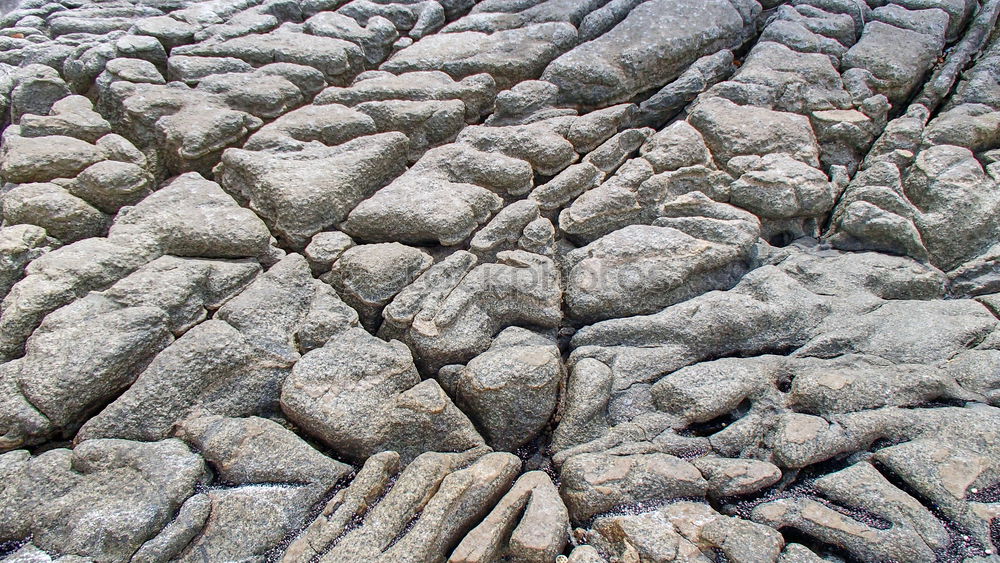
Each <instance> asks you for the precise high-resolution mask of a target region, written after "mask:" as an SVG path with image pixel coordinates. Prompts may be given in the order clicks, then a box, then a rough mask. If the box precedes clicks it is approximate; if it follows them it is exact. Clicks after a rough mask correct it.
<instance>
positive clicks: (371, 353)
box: [281, 329, 483, 459]
mask: <svg viewBox="0 0 1000 563" xmlns="http://www.w3.org/2000/svg"><path fill="white" fill-rule="evenodd" d="M281 407H282V410H283V411H284V412H285V414H287V415H288V416H289V418H291V419H292V420H293V421H295V423H296V424H298V425H299V426H301V427H302V428H303V429H305V430H306V431H307V432H309V433H310V434H312V435H314V436H316V437H317V438H319V439H320V440H322V441H323V442H324V443H326V444H327V445H329V446H330V447H331V448H333V449H334V450H335V451H337V452H338V453H340V454H341V455H344V456H346V457H348V458H350V459H365V458H367V457H369V456H371V455H373V454H375V453H377V452H379V451H383V450H386V449H396V450H398V451H400V453H401V454H402V455H403V456H404V458H405V459H413V458H414V457H416V456H417V455H419V454H421V453H423V452H425V451H436V450H440V451H464V450H467V449H470V448H474V447H476V446H479V445H482V443H483V441H482V438H481V437H480V436H479V434H478V433H476V430H475V428H474V427H473V426H472V423H471V422H469V419H468V418H466V416H465V415H464V414H462V412H461V411H459V410H458V408H456V407H455V405H454V404H452V402H451V399H449V398H448V396H447V395H446V394H445V393H444V391H442V390H441V388H440V387H439V386H438V385H437V383H436V382H435V381H434V380H426V381H424V382H423V383H421V382H420V376H419V375H418V374H417V369H416V367H415V366H414V365H413V360H412V358H411V356H410V352H409V350H408V349H407V348H406V346H404V345H403V344H401V343H399V342H396V341H393V342H384V341H382V340H379V339H378V338H375V337H374V336H371V335H370V334H368V333H367V332H365V331H364V330H362V329H352V330H349V331H347V332H345V333H343V334H341V335H339V336H337V337H335V338H334V339H333V340H331V341H330V342H329V343H327V345H326V346H324V347H322V348H319V349H317V350H314V351H312V352H310V353H308V354H306V355H304V356H303V357H302V359H301V360H299V362H298V363H297V364H295V368H294V369H293V370H292V374H291V375H289V377H288V379H286V380H285V382H284V384H283V386H282V391H281Z"/></svg>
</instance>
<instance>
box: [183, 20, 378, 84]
mask: <svg viewBox="0 0 1000 563" xmlns="http://www.w3.org/2000/svg"><path fill="white" fill-rule="evenodd" d="M171 53H172V54H177V55H195V56H210V57H234V58H237V59H240V60H243V61H246V62H248V63H250V64H251V65H254V66H263V65H266V64H268V63H275V62H287V63H296V64H301V65H305V66H311V67H313V68H315V69H317V70H319V71H320V72H322V73H323V75H324V76H325V77H326V79H327V81H329V82H331V83H337V84H346V83H348V82H350V80H351V79H353V78H354V76H355V75H356V74H358V73H359V72H361V69H362V67H363V65H364V55H363V54H362V52H361V48H360V47H358V46H357V45H355V44H354V43H351V42H349V41H344V40H342V39H333V38H331V37H319V36H316V35H307V34H304V33H294V32H289V31H278V32H272V33H267V34H261V35H246V36H243V37H236V38H233V39H229V40H226V41H222V42H220V43H211V42H207V43H203V44H198V45H191V46H188V47H180V48H177V49H175V50H173V51H172V52H171Z"/></svg>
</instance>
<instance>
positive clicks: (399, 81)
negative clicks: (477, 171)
mask: <svg viewBox="0 0 1000 563" xmlns="http://www.w3.org/2000/svg"><path fill="white" fill-rule="evenodd" d="M496 95H497V87H496V82H495V81H494V80H493V77H491V76H490V75H488V74H474V75H472V76H468V77H466V78H463V79H461V80H455V79H453V78H451V77H450V76H448V75H447V74H445V73H443V72H441V71H439V70H427V71H419V72H405V73H402V74H400V75H395V74H392V73H389V72H377V71H370V72H366V73H364V74H362V75H361V76H359V77H358V79H357V81H355V82H354V83H353V84H351V85H350V86H348V87H336V86H335V87H331V88H327V89H326V90H323V91H322V92H320V94H319V95H318V96H316V100H315V103H316V104H318V105H319V104H342V105H345V106H349V107H353V106H356V105H358V104H363V103H365V102H381V101H389V100H407V101H412V102H423V101H435V100H461V101H462V103H463V104H465V118H466V120H467V121H469V122H476V121H477V120H479V118H480V117H482V116H484V115H487V114H489V113H490V111H491V110H492V108H493V100H494V98H496Z"/></svg>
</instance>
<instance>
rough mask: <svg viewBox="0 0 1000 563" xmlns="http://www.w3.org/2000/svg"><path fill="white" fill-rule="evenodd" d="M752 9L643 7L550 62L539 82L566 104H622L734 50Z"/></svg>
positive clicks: (657, 3) (743, 4) (721, 0)
mask: <svg viewBox="0 0 1000 563" xmlns="http://www.w3.org/2000/svg"><path fill="white" fill-rule="evenodd" d="M754 8H756V9H757V10H759V9H760V8H759V6H758V5H757V3H756V2H749V1H744V0H739V1H737V2H729V1H725V0H711V1H708V2H703V1H694V2H676V1H671V0H654V1H652V2H644V3H641V4H639V5H638V6H636V7H634V8H632V9H631V11H630V12H629V13H628V16H627V17H625V18H624V20H623V21H622V22H621V23H620V24H618V25H617V26H614V28H613V29H611V30H610V31H609V32H608V33H605V34H604V35H602V36H601V37H598V38H596V39H594V40H592V41H588V42H586V43H584V44H582V45H580V46H578V47H576V48H575V49H573V50H571V51H570V52H568V53H566V54H565V55H563V56H561V57H559V58H558V59H556V60H554V61H552V63H551V64H549V66H548V67H547V68H546V69H545V73H544V74H542V79H543V80H547V81H549V82H552V83H554V84H556V85H558V86H559V90H560V97H561V100H562V101H563V102H564V103H568V104H580V105H583V106H587V107H601V106H606V105H609V104H612V103H616V102H623V101H626V100H628V99H630V98H631V97H632V96H634V95H635V94H638V93H640V92H643V91H645V90H649V89H651V88H654V87H659V86H663V85H664V84H666V83H667V82H670V81H671V80H673V79H674V78H676V77H677V76H678V75H680V74H681V72H683V71H684V69H685V68H687V66H688V65H690V64H691V63H693V62H694V61H695V60H697V59H698V58H699V57H702V56H704V55H709V54H712V53H714V52H715V51H718V50H720V49H725V48H728V47H734V46H736V45H738V44H739V43H740V41H741V37H743V36H745V35H746V34H747V32H748V26H749V25H750V24H751V14H750V12H751V10H753V9H754ZM651 21H656V22H657V23H656V25H650V22H651ZM637 45H642V48H641V49H638V48H636V46H637Z"/></svg>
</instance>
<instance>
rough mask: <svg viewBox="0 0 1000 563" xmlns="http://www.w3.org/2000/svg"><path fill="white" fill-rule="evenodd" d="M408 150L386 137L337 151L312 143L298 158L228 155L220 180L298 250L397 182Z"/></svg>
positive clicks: (404, 142)
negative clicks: (314, 236)
mask: <svg viewBox="0 0 1000 563" xmlns="http://www.w3.org/2000/svg"><path fill="white" fill-rule="evenodd" d="M408 148H409V141H408V139H407V137H406V136H405V135H403V134H402V133H385V134H381V135H375V136H371V137H361V138H359V139H356V140H354V141H351V142H348V143H345V144H342V145H339V146H336V147H326V146H324V145H320V144H319V143H315V144H311V145H309V146H308V147H306V148H305V149H304V150H302V151H298V152H283V153H267V152H255V151H246V150H242V149H230V150H227V151H226V152H225V153H224V154H223V157H222V168H221V171H220V173H219V178H220V181H221V183H222V185H223V186H225V187H226V189H227V190H229V191H230V192H233V193H238V194H240V195H241V196H242V197H244V198H246V199H247V200H248V201H249V202H250V207H251V208H252V209H253V210H254V211H256V212H257V213H259V214H260V215H261V216H262V217H264V218H265V220H267V222H268V223H269V224H270V225H271V227H272V228H273V229H274V230H275V231H276V232H277V233H278V234H279V235H280V236H281V237H282V238H284V239H285V240H287V241H288V242H289V243H291V244H292V245H294V246H298V247H302V246H305V244H306V243H307V242H308V241H309V239H310V238H311V237H312V236H313V235H315V234H316V233H318V232H320V231H323V230H326V229H327V228H328V227H330V226H332V225H335V224H337V223H339V222H341V221H343V220H344V219H345V218H346V217H347V214H348V213H349V212H350V211H351V209H353V208H354V207H355V206H356V205H357V204H358V203H359V202H360V201H361V200H363V199H364V198H366V197H368V196H370V195H371V194H373V193H375V191H376V190H378V189H379V188H381V187H382V186H384V185H385V184H387V183H388V182H389V181H390V180H391V179H392V178H394V177H396V176H398V175H399V174H400V173H401V172H402V171H403V167H404V166H405V164H406V152H407V150H408Z"/></svg>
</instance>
